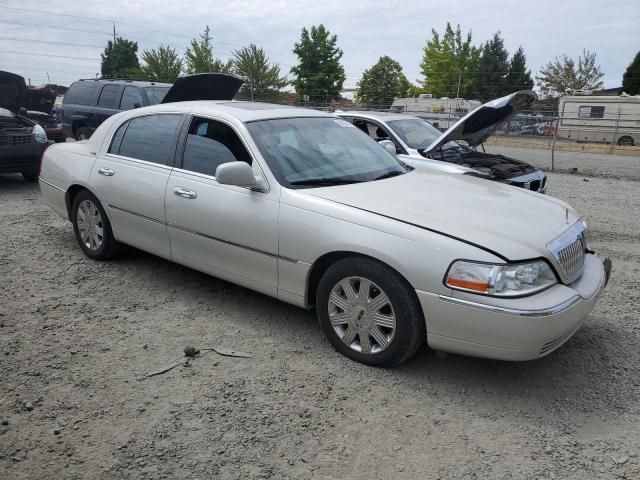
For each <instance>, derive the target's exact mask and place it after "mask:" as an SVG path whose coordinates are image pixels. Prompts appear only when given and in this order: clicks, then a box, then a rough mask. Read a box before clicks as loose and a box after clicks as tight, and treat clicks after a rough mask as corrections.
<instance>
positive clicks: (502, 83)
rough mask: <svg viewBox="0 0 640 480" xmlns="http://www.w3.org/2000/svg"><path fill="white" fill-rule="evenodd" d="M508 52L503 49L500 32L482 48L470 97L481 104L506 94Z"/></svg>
mask: <svg viewBox="0 0 640 480" xmlns="http://www.w3.org/2000/svg"><path fill="white" fill-rule="evenodd" d="M508 70H509V52H507V50H506V48H504V40H503V39H502V37H501V36H500V32H496V33H495V34H494V35H493V38H492V39H491V40H489V41H488V42H487V43H485V44H484V45H483V47H482V54H481V55H480V59H479V60H478V70H477V73H476V76H475V79H474V83H473V87H472V95H473V97H474V98H478V99H480V100H481V101H483V102H486V101H487V100H491V99H492V98H497V97H502V96H503V95H505V94H506V91H507V90H508V89H507V74H508V73H509V72H508Z"/></svg>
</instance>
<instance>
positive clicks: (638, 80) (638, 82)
mask: <svg viewBox="0 0 640 480" xmlns="http://www.w3.org/2000/svg"><path fill="white" fill-rule="evenodd" d="M622 91H623V92H626V93H628V94H629V95H639V94H640V52H638V53H637V54H636V56H635V58H634V59H633V61H632V62H631V63H630V64H629V66H628V67H627V71H626V72H624V75H623V76H622Z"/></svg>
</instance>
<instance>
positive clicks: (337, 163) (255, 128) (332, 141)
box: [247, 117, 408, 188]
mask: <svg viewBox="0 0 640 480" xmlns="http://www.w3.org/2000/svg"><path fill="white" fill-rule="evenodd" d="M247 128H248V129H249V132H250V133H251V135H252V136H253V138H254V140H255V142H256V144H257V145H258V148H259V149H260V152H261V153H262V155H263V156H264V158H265V160H266V161H267V163H268V164H269V168H271V171H272V172H273V174H274V175H275V176H276V178H277V179H278V181H279V182H280V183H281V184H282V185H284V186H286V187H290V188H300V187H302V186H305V187H309V186H325V185H336V184H341V183H356V182H368V181H371V180H378V179H381V178H387V177H391V176H395V175H401V174H403V173H406V172H407V171H408V170H407V168H405V167H404V166H403V165H402V164H401V163H400V162H398V160H396V158H395V156H393V155H391V154H390V153H389V152H387V151H386V150H385V149H384V148H382V147H381V146H380V145H378V144H377V143H376V142H375V141H373V140H372V139H370V138H369V137H367V136H366V135H363V134H362V132H360V131H359V130H358V129H357V128H356V127H354V126H353V125H352V124H351V123H349V122H346V121H344V120H342V119H338V118H326V117H318V118H304V117H298V118H282V119H274V120H260V121H255V122H250V123H248V124H247Z"/></svg>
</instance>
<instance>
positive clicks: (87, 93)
mask: <svg viewBox="0 0 640 480" xmlns="http://www.w3.org/2000/svg"><path fill="white" fill-rule="evenodd" d="M98 87H100V84H99V83H97V82H93V81H87V82H76V83H74V84H73V85H71V87H69V91H68V92H67V93H66V95H65V96H64V100H63V103H75V104H77V105H93V104H94V103H95V98H96V93H97V91H98Z"/></svg>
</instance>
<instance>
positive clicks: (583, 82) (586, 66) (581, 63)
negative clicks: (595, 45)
mask: <svg viewBox="0 0 640 480" xmlns="http://www.w3.org/2000/svg"><path fill="white" fill-rule="evenodd" d="M582 53H583V54H582V55H580V56H578V62H577V65H576V62H575V61H574V60H573V59H572V58H569V57H567V56H566V55H562V57H561V58H558V57H556V58H555V60H554V61H552V62H549V63H548V64H547V65H546V66H545V67H543V68H542V69H541V70H540V75H538V76H536V80H537V81H538V85H539V86H540V93H541V94H542V96H543V97H558V96H560V95H567V94H571V93H573V91H574V90H598V89H600V88H602V85H603V82H602V77H604V73H602V71H601V70H600V65H596V53H595V52H589V51H588V50H583V52H582Z"/></svg>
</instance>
